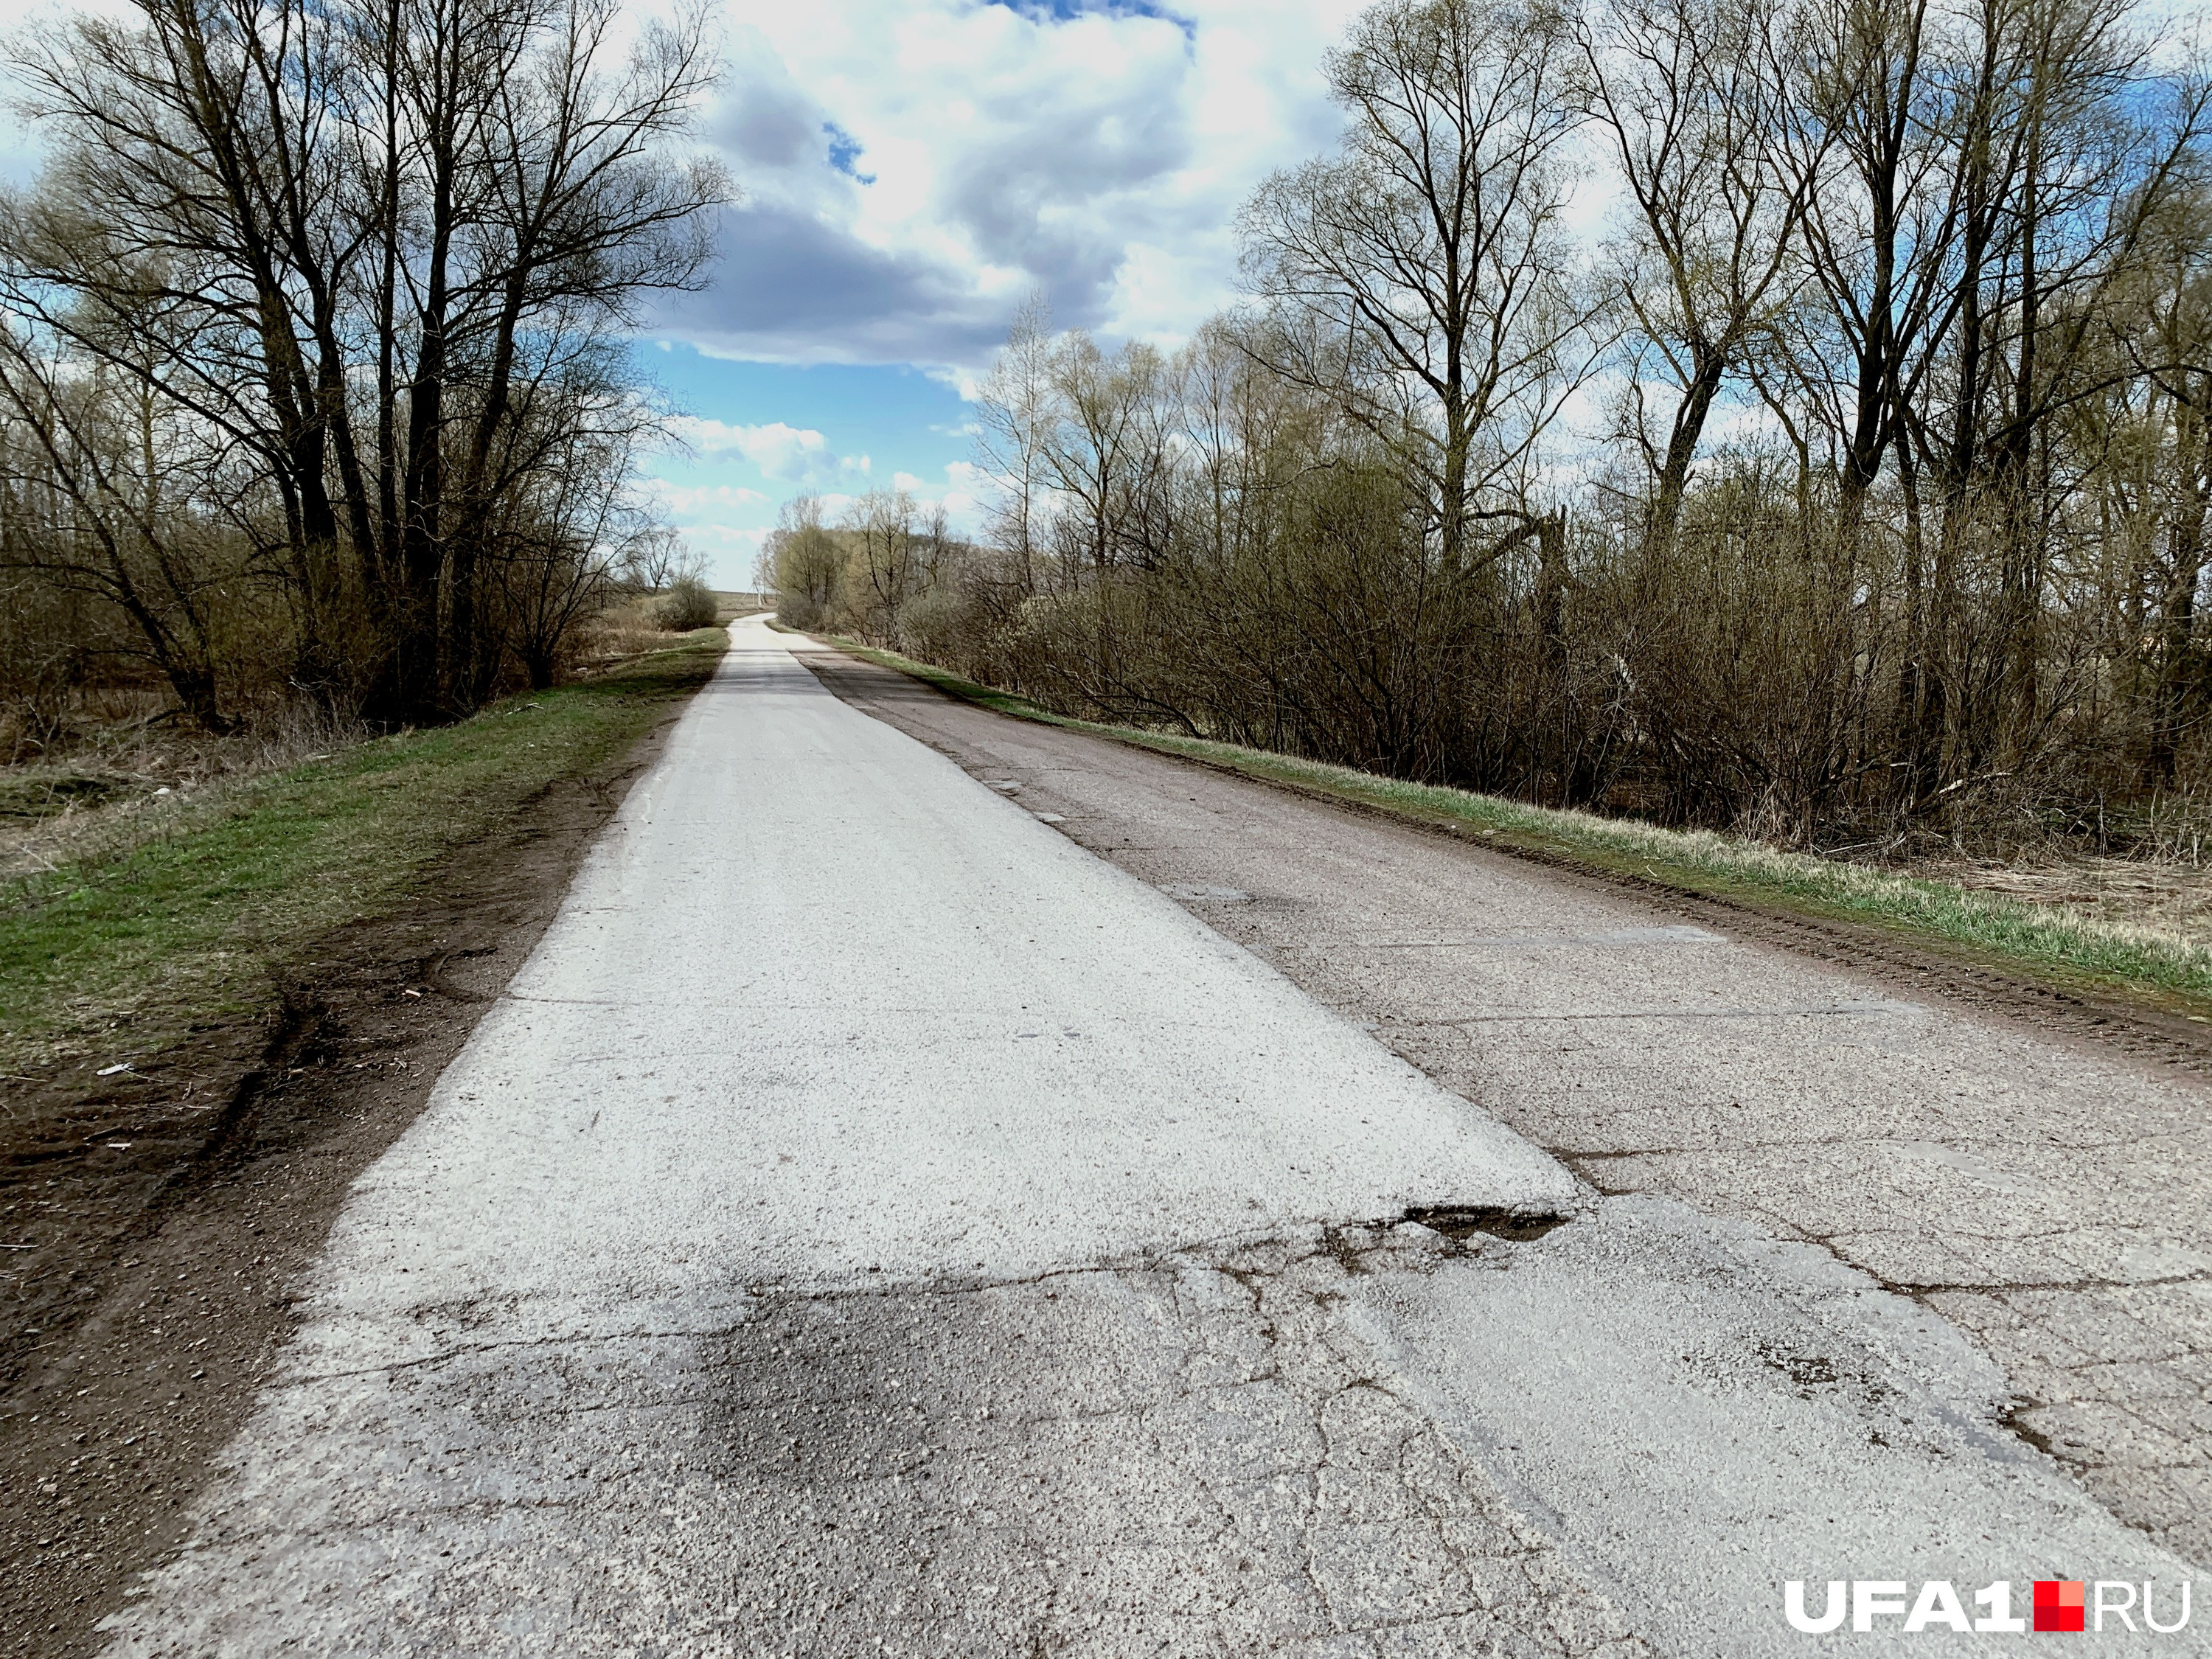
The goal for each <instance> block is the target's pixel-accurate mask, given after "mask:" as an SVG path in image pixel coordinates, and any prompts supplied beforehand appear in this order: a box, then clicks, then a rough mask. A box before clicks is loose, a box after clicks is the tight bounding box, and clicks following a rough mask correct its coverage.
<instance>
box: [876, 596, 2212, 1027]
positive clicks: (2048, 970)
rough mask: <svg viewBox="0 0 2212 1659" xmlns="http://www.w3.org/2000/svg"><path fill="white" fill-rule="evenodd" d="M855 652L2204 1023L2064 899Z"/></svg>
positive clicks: (1456, 821) (2171, 984) (2197, 949)
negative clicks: (1473, 785)
mask: <svg viewBox="0 0 2212 1659" xmlns="http://www.w3.org/2000/svg"><path fill="white" fill-rule="evenodd" d="M835 643H836V645H837V646H838V647H840V648H841V649H843V650H845V651H848V652H850V653H853V654H854V655H855V656H858V657H862V658H865V659H867V660H869V661H871V662H875V663H878V664H881V665H884V666H885V667H889V668H895V669H897V670H898V671H901V672H902V673H906V674H910V675H912V676H914V677H915V678H917V679H920V680H922V681H925V682H927V684H931V685H934V686H936V687H938V688H939V690H944V691H947V692H950V693H951V694H952V695H953V696H957V697H960V698H963V699H964V700H965V701H967V702H972V703H975V704H978V705H979V706H981V707H982V708H989V709H993V710H995V711H996V712H997V713H1000V714H1010V715H1012V716H1013V717H1015V718H1016V719H1018V720H1036V721H1040V722H1042V723H1043V724H1045V725H1048V726H1065V727H1066V728H1067V729H1069V730H1071V731H1076V732H1091V733H1093V734H1095V735H1097V736H1099V737H1104V738H1113V739H1115V741H1116V742H1120V743H1127V744H1135V745H1136V746H1138V747H1139V748H1145V749H1153V750H1160V751H1161V752H1163V753H1165V754H1171V755H1182V756H1185V757H1189V758H1191V759H1194V760H1199V761H1203V762H1205V763H1207V764H1209V765H1212V766H1218V767H1220V768H1223V769H1226V770H1228V771H1231V772H1237V773H1241V774H1243V775H1245V776H1247V777H1253V778H1260V779H1264V780H1266V781H1269V782H1272V783H1279V784H1288V785H1291V786H1292V787H1297V788H1301V789H1308V790H1312V791H1315V792H1316V793H1322V794H1325V795H1328V796H1331V797H1334V798H1335V799H1341V800H1347V801H1354V802H1358V803H1359V804H1360V805H1365V806H1370V807H1374V808H1377V809H1379V810H1381V811H1386V812H1389V813H1392V814H1394V815H1395V816H1398V817H1406V818H1411V819H1415V820H1418V821H1420V822H1424V823H1434V824H1440V825H1443V826H1445V827H1447V828H1449V829H1455V830H1456V831H1459V832H1461V833H1463V834H1468V835H1471V836H1475V837H1477V838H1479V839H1480V840H1482V841H1484V842H1486V843H1488V844H1490V845H1493V846H1497V847H1501V848H1508V849H1510V850H1516V851H1522V852H1528V853H1534V854H1540V855H1543V856H1546V857H1551V858H1559V859H1565V860H1571V861H1572V862H1574V863H1576V864H1579V865H1583V866H1589V867H1590V868H1592V869H1595V870H1598V871H1601V872H1605V873H1607V874H1610V875H1617V876H1626V877H1631V878H1637V879H1639V880H1644V881H1650V882H1654V883H1656V884H1660V885H1662V886H1664V887H1668V888H1672V889H1674V890H1678V891H1680V892H1685V893H1690V894H1695V895H1698V896H1704V897H1711V898H1717V899H1723V900H1727V901H1729V902H1734V903H1738V904H1744V905H1748V906H1751V907H1753V908H1760V909H1766V910H1771V911H1776V912H1779V913H1783V914H1786V915H1797V916H1808V917H1812V918H1814V919H1817V920H1820V921H1840V922H1847V923H1854V924H1858V925H1861V926H1865V927H1873V928H1875V929H1878V930H1880V931H1881V932H1883V933H1888V934H1891V935H1893V936H1895V937H1897V938H1899V939H1902V940H1905V941H1906V942H1909V943H1911V944H1912V945H1917V946H1919V947H1921V948H1923V949H1925V950H1927V951H1930V952H1932V953H1934V954H1936V955H1941V956H1945V957H1951V958H1953V959H1955V960H1959V961H1962V962H1966V963H1972V964H1975V965H1979V966H1986V967H1990V968H1996V969H2002V970H2003V971H2005V972H2008V973H2010V974H2012V975H2016V976H2017V977H2019V978H2021V979H2024V980H2027V981H2032V982H2034V983H2038V984H2043V985H2048V986H2051V987H2055V988H2058V989H2062V990H2066V991H2071V992H2087V993H2089V994H2100V995H2106V996H2116V997H2118V998H2120V999H2122V1000H2127V1001H2130V1002H2135V1003H2139V1004H2144V1005H2148V1006H2152V1007H2154V1008H2159V1009H2162V1010H2165V1011H2166V1012H2177V1013H2181V1014H2185V1015H2187V1016H2188V1017H2190V1018H2192V1019H2197V1020H2200V1021H2202V1020H2203V1019H2205V1018H2206V1017H2207V1016H2212V951H2208V950H2206V949H2205V948H2203V946H2200V945H2193V944H2191V943H2190V942H2189V941H2187V940H2185V939H2177V938H2174V937H2172V936H2170V935H2167V934H2164V933H2158V932H2155V931H2154V930H2151V929H2148V928H2142V927H2130V926H2129V925H2127V924H2125V923H2123V922H2117V921H2109V920H2107V919H2106V918H2104V917H2101V916H2097V915H2091V914H2088V913H2087V912H2085V911H2081V910H2078V909H2072V908H2067V907H2065V906H2063V905H2051V904H2036V903H2033V902H2028V901H2026V900H2022V899H2016V898H2014V897H2011V896H2008V895H2005V894H2002V893H1985V892H1978V891H1975V890H1972V889H1969V888H1966V887H1962V886H1960V885H1959V884H1957V883H1954V882H1948V881H1942V880H1936V879H1930V878H1925V877H1919V876H1910V875H1900V874H1895V873H1892V872H1887V871H1881V870H1874V869H1869V868H1867V867H1865V866H1861V865H1855V864H1847V863H1843V862H1840V861H1838V860H1830V859H1823V858H1819V857H1816V856H1814V855H1812V854H1803V853H1788V852H1784V851H1781V850H1779V849H1778V848H1771V847H1767V846H1764V845H1762V844H1760V843H1759V842H1748V841H1744V840H1741V839H1740V838H1737V837H1735V836H1723V835H1717V834H1713V833H1711V832H1707V831H1688V832H1685V831H1680V830H1672V829H1658V828H1656V827H1655V826H1653V825H1650V824H1644V823H1636V822H1633V821H1632V820H1624V819H1619V818H1604V817H1597V816H1596V815H1595V814H1593V813H1589V812H1576V811H1555V810H1553V809H1551V808H1547V807H1540V806H1530V805H1526V804H1525V803H1522V802H1520V801H1515V800H1508V799H1504V798H1502V797H1499V796H1496V795H1480V794H1475V793H1471V792H1469V791H1467V790H1463V789H1442V788H1437V787H1431V786H1428V785H1425V784H1416V783H1401V782H1400V781H1397V780H1395V779H1392V778H1386V777H1380V776H1377V775H1375V774H1372V773H1369V772H1360V771H1356V770H1354V769H1352V768H1350V767H1343V766H1331V765H1328V764H1325V763H1322V762H1318V761H1308V760H1300V759H1297V758H1296V757H1292V756H1288V755H1279V754H1275V753H1273V752H1270V751H1268V750H1260V749H1247V748H1243V747H1242V746H1240V745H1238V744H1228V743H1215V742H1210V741H1206V740H1205V739H1201V738H1187V737H1180V736H1176V735H1173V734H1170V733H1166V732H1147V731H1143V730H1140V729H1138V728H1135V727H1131V726H1108V725H1102V724H1100V723H1098V722H1097V721H1093V720H1073V719H1071V718H1069V717H1067V716H1066V715H1062V714H1054V713H1052V712H1051V711H1050V710H1049V709H1046V708H1040V707H1039V706H1037V705H1036V704H1035V703H1033V702H1029V701H1027V700H1026V699H1024V698H1022V697H1018V696H1013V695H1012V694H1010V693H1008V692H1005V691H999V690H993V689H992V688H991V687H989V686H985V685H978V684H975V683H974V682H973V681H970V680H966V679H963V678H961V677H960V676H958V675H957V674H952V673H949V672H947V671H945V670H944V669H941V668H937V667H933V665H930V664H928V663H924V662H916V661H915V660H914V659H911V658H908V657H902V656H901V655H899V654H898V653H896V652H891V651H883V650H878V649H877V648H875V647H871V646H866V645H862V644H860V642H858V641H853V640H848V639H845V638H842V637H836V639H835Z"/></svg>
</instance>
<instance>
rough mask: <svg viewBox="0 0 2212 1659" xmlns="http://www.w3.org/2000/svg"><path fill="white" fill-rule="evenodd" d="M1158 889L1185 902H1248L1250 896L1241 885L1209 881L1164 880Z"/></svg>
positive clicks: (1250, 898)
mask: <svg viewBox="0 0 2212 1659" xmlns="http://www.w3.org/2000/svg"><path fill="white" fill-rule="evenodd" d="M1160 891H1162V892H1163V893H1165V894H1166V895H1167V896H1169V897H1170V898H1171V899H1181V900H1182V902H1184V903H1186V904H1249V903H1250V902H1252V896H1251V895H1250V894H1249V893H1248V892H1246V891H1245V890H1243V888H1242V887H1217V886H1215V885H1213V884H1212V883H1211V882H1203V881H1165V882H1162V883H1161V884H1160Z"/></svg>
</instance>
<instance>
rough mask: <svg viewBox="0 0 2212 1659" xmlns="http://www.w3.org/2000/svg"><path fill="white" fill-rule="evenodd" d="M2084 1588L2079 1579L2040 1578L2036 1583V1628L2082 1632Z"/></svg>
mask: <svg viewBox="0 0 2212 1659" xmlns="http://www.w3.org/2000/svg"><path fill="white" fill-rule="evenodd" d="M2083 1588H2084V1586H2083V1584H2082V1583H2081V1581H2080V1580H2079V1579H2074V1578H2039V1579H2037V1580H2036V1581H2035V1628H2036V1629H2038V1630H2081V1629H2083V1628H2085V1626H2084V1625H2083V1623H2082V1614H2083V1613H2084V1611H2085V1608H2084V1607H2083V1603H2084V1601H2086V1599H2087V1598H2086V1597H2084V1596H2083V1595H2082V1594H2081V1592H2082V1589H2083Z"/></svg>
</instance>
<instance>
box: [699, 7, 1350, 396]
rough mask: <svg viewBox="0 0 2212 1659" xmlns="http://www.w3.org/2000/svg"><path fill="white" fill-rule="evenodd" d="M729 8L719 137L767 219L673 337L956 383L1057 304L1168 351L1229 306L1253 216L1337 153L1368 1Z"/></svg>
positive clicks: (743, 241)
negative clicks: (894, 368) (1020, 315)
mask: <svg viewBox="0 0 2212 1659" xmlns="http://www.w3.org/2000/svg"><path fill="white" fill-rule="evenodd" d="M728 8H729V9H728V15H729V18H730V24H731V54H730V55H731V70H732V74H731V82H730V91H729V94H728V96H727V97H726V99H725V100H724V102H723V104H722V106H721V107H720V109H718V110H717V111H716V112H714V115H713V116H712V118H711V119H710V121H709V123H708V135H709V137H711V139H712V141H713V142H714V143H715V144H716V145H717V146H718V147H720V149H722V150H723V152H724V153H725V155H726V156H727V157H728V159H729V161H730V162H731V165H732V170H733V171H734V173H736V175H737V177H738V180H739V182H740V183H741V184H742V185H744V189H745V191H746V200H745V202H744V204H743V205H741V206H740V207H739V208H738V209H737V210H733V211H732V213H731V214H730V216H729V217H728V220H727V222H726V227H725V237H724V240H725V248H726V252H725V257H724V258H723V261H722V263H721V265H720V269H719V270H718V272H717V275H716V281H715V284H714V289H712V290H711V291H710V292H708V293H707V294H703V295H695V296H690V297H689V298H687V299H685V300H684V301H678V302H677V303H676V304H674V305H673V306H671V308H670V310H669V312H668V313H667V314H666V316H665V318H664V319H662V323H663V326H664V327H665V328H666V329H667V330H668V331H671V332H673V333H676V334H678V335H679V336H680V337H685V338H688V339H690V340H692V341H694V342H695V343H697V344H699V345H700V346H702V349H708V350H710V351H714V352H719V353H722V354H725V355H730V356H748V357H765V358H772V359H776V360H782V361H802V362H817V361H843V362H921V363H927V364H931V365H935V366H939V367H942V368H947V369H950V370H952V371H955V372H956V373H957V371H960V370H963V369H969V368H973V366H974V365H975V364H976V363H978V362H981V360H982V359H983V358H985V357H986V356H988V354H989V352H990V350H991V349H993V347H994V346H995V345H996V343H998V341H999V340H1000V338H1001V337H1003V334H1004V332H1005V329H1006V323H1007V320H1008V319H1009V318H1010V317H1011V315H1012V312H1013V309H1014V307H1016V306H1017V305H1018V304H1019V303H1020V301H1022V300H1023V299H1024V298H1025V297H1026V296H1027V295H1029V294H1030V293H1031V292H1033V291H1036V290H1039V289H1042V291H1044V292H1045V293H1046V294H1047V295H1048V299H1049V301H1050V302H1051V304H1052V307H1053V311H1054V319H1055V320H1056V321H1057V322H1058V323H1060V325H1078V326H1088V327H1095V328H1097V329H1100V330H1102V331H1105V332H1107V333H1109V334H1129V333H1146V334H1151V335H1155V336H1166V337H1174V336H1176V335H1180V334H1182V333H1185V332H1188V330H1189V329H1190V328H1191V327H1193V326H1194V325H1195V324H1196V323H1197V322H1198V321H1200V319H1203V318H1204V317H1205V316H1206V314H1208V313H1210V312H1212V311H1213V310H1215V309H1216V308H1218V307H1219V306H1220V305H1222V304H1223V303H1225V301H1228V300H1229V299H1230V298H1231V297H1232V295H1233V293H1234V277H1235V241H1234V234H1233V228H1232V220H1233V217H1234V215H1235V212H1236V210H1237V205H1238V204H1239V203H1241V202H1242V201H1243V198H1244V197H1246V196H1247V195H1248V194H1249V192H1250V191H1251V190H1252V188H1253V186H1254V185H1256V184H1257V183H1258V181H1259V180H1260V179H1261V178H1262V177H1263V176H1264V175H1265V174H1266V173H1267V172H1268V171H1269V170H1270V169H1272V168H1273V167H1280V166H1284V165H1286V164H1289V163H1291V162H1295V161H1297V160H1299V159H1301V158H1302V157H1303V156H1304V155H1309V154H1310V153H1312V152H1313V151H1314V150H1316V149H1320V148H1322V146H1323V145H1325V144H1326V143H1328V141H1329V139H1330V137H1332V136H1333V134H1334V131H1335V130H1336V125H1337V116H1336V113H1335V112H1334V109H1333V108H1332V107H1331V106H1329V104H1328V100H1327V99H1326V97H1325V96H1324V94H1323V88H1322V79H1321V74H1320V59H1321V56H1322V52H1323V50H1324V49H1325V48H1326V47H1327V46H1328V45H1329V44H1330V43H1331V42H1332V41H1333V40H1335V39H1336V38H1337V37H1338V36H1339V35H1340V33H1341V32H1342V28H1343V26H1344V24H1345V22H1346V21H1347V20H1348V19H1349V18H1350V17H1351V16H1352V15H1353V14H1354V13H1355V12H1356V11H1357V10H1358V0H1304V3H1286V0H1182V3H1180V4H1178V6H1177V7H1176V15H1173V16H1170V15H1164V14H1163V13H1162V12H1161V11H1160V9H1158V7H1156V6H1152V5H1147V4H1143V3H1129V0H1114V3H1101V4H1097V5H1095V6H1085V5H1081V4H1071V3H1069V0H1056V3H1054V4H1052V5H1050V6H1046V5H1042V4H1040V5H1026V4H1024V5H1013V4H1006V3H981V0H815V3H812V4H810V5H806V6H803V7H802V6H793V5H790V4H789V3H787V0H728ZM962 378H964V376H963V377H962Z"/></svg>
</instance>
